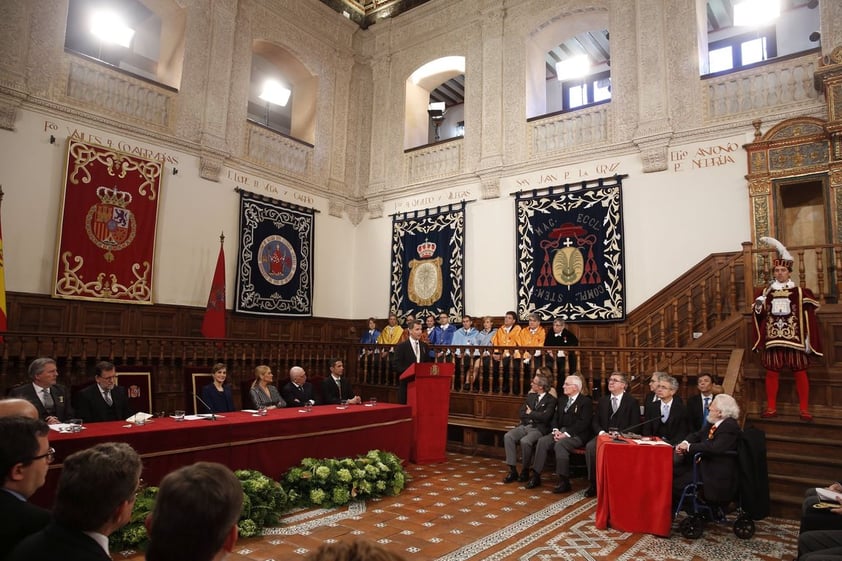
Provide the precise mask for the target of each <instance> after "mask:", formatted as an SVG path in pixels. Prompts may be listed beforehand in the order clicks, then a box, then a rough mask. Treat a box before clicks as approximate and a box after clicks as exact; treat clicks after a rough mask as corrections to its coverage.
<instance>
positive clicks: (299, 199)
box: [225, 168, 316, 207]
mask: <svg viewBox="0 0 842 561" xmlns="http://www.w3.org/2000/svg"><path fill="white" fill-rule="evenodd" d="M225 172H226V173H225V178H226V179H228V180H229V181H231V183H233V184H234V185H236V186H237V187H242V188H243V189H245V190H247V191H251V192H252V193H262V194H265V195H267V196H269V197H272V198H275V199H283V200H286V201H292V202H295V203H298V204H300V205H303V206H310V207H312V206H315V204H316V199H315V197H313V196H312V195H307V194H305V193H301V192H300V191H296V190H295V189H288V188H287V187H284V186H283V185H278V184H277V183H272V182H271V181H266V180H265V179H261V178H259V177H254V176H252V175H248V174H246V173H243V172H241V171H237V170H235V169H231V168H225Z"/></svg>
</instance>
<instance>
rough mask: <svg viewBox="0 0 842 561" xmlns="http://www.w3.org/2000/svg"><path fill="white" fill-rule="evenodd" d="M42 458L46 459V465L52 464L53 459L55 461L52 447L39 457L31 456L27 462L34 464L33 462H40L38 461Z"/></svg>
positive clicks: (54, 450)
mask: <svg viewBox="0 0 842 561" xmlns="http://www.w3.org/2000/svg"><path fill="white" fill-rule="evenodd" d="M42 458H46V459H47V463H48V464H51V463H53V460H55V459H56V449H55V448H53V447H50V448H49V449H48V450H47V453H46V454H41V455H40V456H32V457H31V458H30V459H29V461H30V462H34V461H35V460H40V459H42Z"/></svg>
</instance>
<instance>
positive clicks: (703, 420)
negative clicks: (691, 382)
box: [687, 374, 715, 432]
mask: <svg viewBox="0 0 842 561" xmlns="http://www.w3.org/2000/svg"><path fill="white" fill-rule="evenodd" d="M696 387H698V388H699V393H697V394H696V395H692V396H690V397H689V398H687V415H688V417H689V418H690V430H691V431H693V432H696V431H700V430H702V427H704V426H706V425H707V418H708V413H709V412H710V404H711V402H712V401H713V398H714V397H715V396H714V395H713V377H712V376H711V375H710V374H699V376H698V377H697V378H696Z"/></svg>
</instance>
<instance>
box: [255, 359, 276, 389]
mask: <svg viewBox="0 0 842 561" xmlns="http://www.w3.org/2000/svg"><path fill="white" fill-rule="evenodd" d="M272 380H274V375H273V374H272V369H271V368H269V367H268V366H266V365H265V364H260V365H258V366H255V367H254V381H253V382H252V383H251V387H255V386H259V385H260V384H261V383H263V384H270V383H272Z"/></svg>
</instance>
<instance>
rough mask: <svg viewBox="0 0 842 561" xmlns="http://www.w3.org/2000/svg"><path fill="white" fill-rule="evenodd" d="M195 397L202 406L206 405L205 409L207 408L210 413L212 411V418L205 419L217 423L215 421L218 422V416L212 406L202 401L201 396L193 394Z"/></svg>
mask: <svg viewBox="0 0 842 561" xmlns="http://www.w3.org/2000/svg"><path fill="white" fill-rule="evenodd" d="M193 397H195V398H196V399H198V400H199V403H201V404H202V405H204V406H205V408H206V409H207V410H208V411H210V417H205V419H208V420H210V421H215V420H216V414H215V413H214V412H213V409H211V406H210V405H208V404H207V403H205V400H204V399H202V398H201V397H199V395H198V394H197V393H196V392H193Z"/></svg>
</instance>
